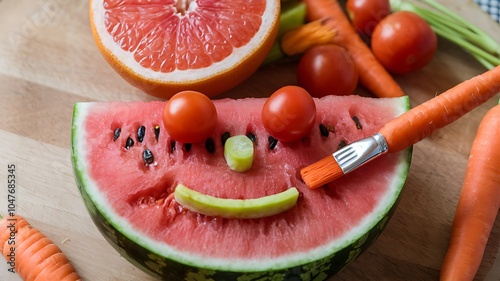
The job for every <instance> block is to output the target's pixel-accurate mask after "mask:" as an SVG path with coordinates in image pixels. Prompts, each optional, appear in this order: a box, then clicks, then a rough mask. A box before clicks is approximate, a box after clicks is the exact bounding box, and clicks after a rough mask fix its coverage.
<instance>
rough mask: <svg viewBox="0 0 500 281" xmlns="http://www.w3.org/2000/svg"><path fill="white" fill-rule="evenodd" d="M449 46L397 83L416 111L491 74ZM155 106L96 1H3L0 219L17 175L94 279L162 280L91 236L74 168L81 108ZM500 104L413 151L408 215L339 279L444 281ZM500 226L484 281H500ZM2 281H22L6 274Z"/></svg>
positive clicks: (253, 91) (270, 78)
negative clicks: (487, 118) (473, 152)
mask: <svg viewBox="0 0 500 281" xmlns="http://www.w3.org/2000/svg"><path fill="white" fill-rule="evenodd" d="M440 2H442V3H444V4H445V5H447V6H448V7H450V8H452V9H453V10H454V11H456V12H458V13H459V14H461V15H463V16H465V17H466V18H468V19H469V20H471V21H472V22H474V23H476V24H477V25H478V26H480V27H481V28H482V29H484V30H485V31H486V32H488V33H489V34H491V35H493V36H494V37H495V38H496V40H497V41H500V26H499V25H498V24H496V23H495V22H493V21H492V20H491V19H490V18H489V17H488V16H487V15H486V14H484V13H483V12H482V11H480V9H479V8H478V7H477V6H476V4H474V3H473V2H472V0H469V1H465V0H455V1H452V0H449V1H445V0H441V1H440ZM484 70H485V69H484V68H483V67H482V66H481V65H480V64H478V63H477V62H476V61H475V60H474V59H473V58H472V57H471V56H470V55H469V54H467V53H466V52H464V51H463V50H461V49H460V48H458V47H456V46H454V45H452V44H451V43H449V42H447V41H445V40H442V39H440V40H439V50H438V53H437V54H436V56H435V58H434V60H433V61H432V63H431V64H430V65H429V66H427V67H426V68H425V69H423V70H421V71H418V72H416V73H413V74H411V75H407V76H401V77H396V79H397V81H398V82H399V83H400V84H401V86H402V87H403V88H404V90H405V91H406V92H407V93H408V94H409V96H410V97H411V104H412V106H415V105H417V104H419V103H421V102H423V101H425V100H428V99H430V98H432V97H433V96H434V95H436V94H438V93H441V92H443V91H444V90H446V89H448V88H450V87H452V86H454V85H456V84H458V83H460V82H461V81H463V80H465V79H468V78H470V77H472V76H474V75H477V74H479V73H481V72H483V71H484ZM295 83H296V77H295V64H294V63H286V64H282V65H275V66H266V67H263V68H261V69H260V70H259V71H258V72H257V73H256V74H255V75H253V76H252V77H251V78H249V79H248V80H247V81H246V82H244V83H243V84H242V85H240V86H238V87H237V88H235V89H233V90H231V91H230V92H228V93H227V94H225V95H223V96H224V97H225V96H231V97H243V96H254V97H262V96H268V95H269V94H270V93H272V91H274V90H275V89H277V88H279V87H281V86H284V85H288V84H295ZM111 100H124V101H139V100H141V101H148V100H153V98H152V97H150V96H147V95H145V94H143V93H142V92H140V91H138V90H136V89H134V88H132V87H131V86H129V85H128V84H127V83H126V82H124V81H123V80H122V78H120V77H119V76H118V75H117V74H116V73H115V72H114V71H113V70H112V69H111V68H110V67H109V65H108V64H107V63H106V62H105V61H104V60H103V58H102V57H101V55H100V54H99V52H98V50H97V48H96V47H95V45H94V41H93V38H92V35H91V32H90V28H89V18H88V1H83V0H78V1H77V0H71V1H70V0H0V155H1V156H0V214H5V213H6V212H7V194H6V185H7V166H8V165H10V164H14V165H15V176H16V182H17V185H16V189H17V193H16V211H17V212H18V213H19V214H21V215H23V216H25V217H26V218H27V219H28V220H29V221H30V222H31V223H32V224H33V225H34V226H35V227H37V228H39V229H40V230H42V231H43V232H44V233H45V234H46V235H47V236H48V237H49V238H51V239H52V240H53V241H55V242H56V243H57V244H58V245H59V246H60V247H61V248H62V250H63V251H64V252H65V253H66V254H67V256H68V257H69V258H70V260H71V261H72V263H73V265H74V266H75V267H76V269H77V270H78V272H79V273H80V274H81V276H82V277H83V278H84V280H91V281H94V280H96V281H101V280H106V281H107V280H152V279H151V278H150V277H148V276H147V275H146V274H144V273H142V272H141V271H140V270H138V269H137V268H135V267H134V266H133V265H131V264H130V263H128V262H127V261H125V260H124V259H123V258H121V257H120V256H119V255H118V253H117V252H116V251H115V250H113V249H112V248H111V246H110V245H109V244H108V243H107V242H105V240H104V239H103V237H102V236H101V234H100V233H99V232H98V231H97V229H96V228H95V226H94V225H93V223H92V221H91V219H90V217H89V215H88V213H87V211H86V209H85V207H84V205H83V202H82V200H81V198H80V196H79V193H78V191H77V188H76V185H75V182H74V179H73V173H72V167H71V161H70V129H71V115H72V105H73V103H75V102H79V101H111ZM497 100H498V99H494V100H491V101H490V102H488V103H486V104H485V105H483V106H481V107H479V108H477V109H475V110H474V111H473V112H471V113H469V114H467V115H466V116H465V117H463V118H462V119H460V120H459V121H457V122H456V123H454V124H452V125H450V126H449V127H447V128H445V129H443V130H441V131H439V132H436V133H435V134H433V135H432V136H430V137H428V138H427V139H425V140H423V141H422V142H420V143H418V144H417V145H415V147H414V154H413V162H412V166H411V170H410V173H409V175H408V180H407V183H406V186H405V189H404V192H403V195H402V199H401V201H400V204H399V207H398V210H397V212H396V214H395V215H394V217H393V219H392V220H391V222H390V223H389V225H388V227H387V229H386V231H385V232H384V233H383V234H382V235H381V236H380V238H379V239H378V240H377V241H376V243H375V244H374V245H373V246H372V247H371V248H370V249H369V250H368V251H367V252H365V253H364V254H363V255H361V256H360V257H359V258H358V259H357V260H356V261H355V262H353V263H352V264H351V265H350V266H349V267H347V268H346V269H345V270H344V271H343V272H341V273H340V274H338V275H337V276H335V277H334V278H333V279H332V280H349V281H352V280H437V279H438V275H439V268H440V265H441V262H442V259H443V256H444V254H445V251H446V247H447V243H448V238H449V231H450V225H451V221H452V218H453V215H454V211H455V205H456V203H457V199H458V196H459V193H460V189H461V185H462V180H463V176H464V171H465V166H466V163H467V157H468V152H469V149H470V146H471V143H472V140H473V138H474V134H475V131H476V129H477V126H478V124H479V121H480V119H481V117H482V116H483V115H484V114H485V112H486V111H487V109H489V108H491V107H492V106H494V104H495V103H496V102H497ZM499 249H500V217H497V221H496V224H495V226H494V228H493V232H492V234H491V239H490V241H489V243H488V246H487V249H486V254H485V257H484V261H483V263H482V265H481V268H480V270H479V273H478V279H477V280H500V254H499ZM0 266H1V267H0V280H17V279H16V278H17V276H16V275H15V274H11V273H9V272H7V266H6V264H5V263H4V262H1V263H0Z"/></svg>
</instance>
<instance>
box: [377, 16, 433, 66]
mask: <svg viewBox="0 0 500 281" xmlns="http://www.w3.org/2000/svg"><path fill="white" fill-rule="evenodd" d="M371 48H372V51H373V54H374V55H375V57H376V58H377V59H378V60H379V61H380V62H381V63H382V65H383V66H384V67H385V68H386V69H387V70H388V71H389V72H392V73H394V74H407V73H410V72H413V71H416V70H418V69H421V68H422V67H424V66H426V65H427V64H428V63H429V62H430V61H431V60H432V58H433V57H434V54H435V53H436V49H437V36H436V33H434V31H433V30H432V29H431V27H430V25H429V24H428V23H427V22H426V21H425V20H424V19H423V18H422V17H420V16H419V15H417V14H415V13H413V12H409V11H400V12H396V13H394V14H391V15H389V16H387V17H386V18H384V19H383V20H382V21H381V22H380V23H379V24H378V25H377V26H376V27H375V30H374V31H373V34H372V39H371Z"/></svg>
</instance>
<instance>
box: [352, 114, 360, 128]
mask: <svg viewBox="0 0 500 281" xmlns="http://www.w3.org/2000/svg"><path fill="white" fill-rule="evenodd" d="M352 120H354V123H356V129H358V130H361V129H363V126H361V123H360V122H359V119H358V117H356V116H352Z"/></svg>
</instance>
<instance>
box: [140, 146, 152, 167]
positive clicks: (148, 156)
mask: <svg viewBox="0 0 500 281" xmlns="http://www.w3.org/2000/svg"><path fill="white" fill-rule="evenodd" d="M142 159H143V160H144V163H146V164H153V162H154V161H155V158H154V156H153V152H151V150H149V149H147V148H146V149H144V151H143V152H142Z"/></svg>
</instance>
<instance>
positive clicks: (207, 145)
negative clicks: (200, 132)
mask: <svg viewBox="0 0 500 281" xmlns="http://www.w3.org/2000/svg"><path fill="white" fill-rule="evenodd" d="M205 148H206V149H207V151H208V153H214V151H215V144H214V141H213V140H212V138H208V139H207V140H206V141H205Z"/></svg>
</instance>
